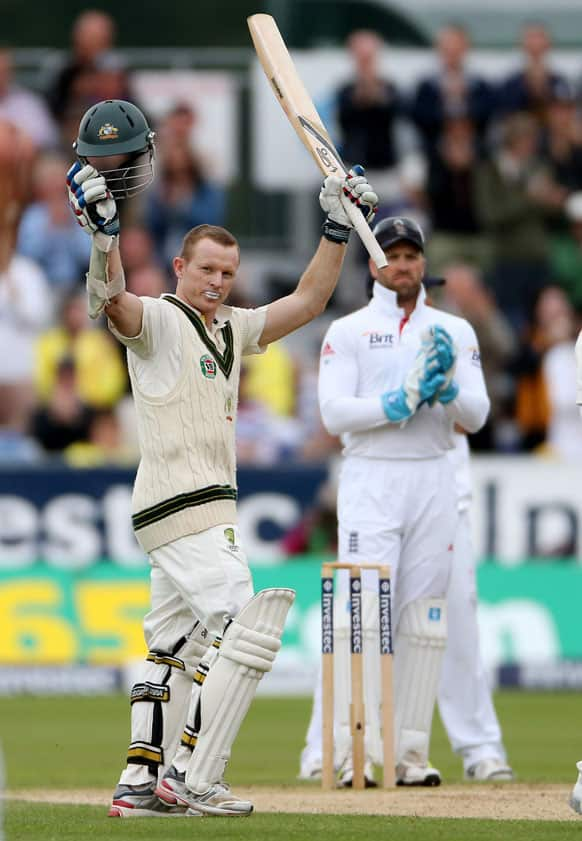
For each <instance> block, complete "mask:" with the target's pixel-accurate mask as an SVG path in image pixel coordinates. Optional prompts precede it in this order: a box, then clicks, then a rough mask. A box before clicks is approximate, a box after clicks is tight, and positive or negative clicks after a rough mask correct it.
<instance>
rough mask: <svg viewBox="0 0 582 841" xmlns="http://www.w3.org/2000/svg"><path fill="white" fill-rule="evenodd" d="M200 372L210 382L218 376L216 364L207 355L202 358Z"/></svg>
mask: <svg viewBox="0 0 582 841" xmlns="http://www.w3.org/2000/svg"><path fill="white" fill-rule="evenodd" d="M200 370H201V371H202V373H203V374H204V376H205V377H206V378H207V379H208V380H213V379H214V378H215V376H216V362H215V361H214V359H213V358H212V357H211V356H209V355H208V354H207V353H205V354H204V356H201V357H200Z"/></svg>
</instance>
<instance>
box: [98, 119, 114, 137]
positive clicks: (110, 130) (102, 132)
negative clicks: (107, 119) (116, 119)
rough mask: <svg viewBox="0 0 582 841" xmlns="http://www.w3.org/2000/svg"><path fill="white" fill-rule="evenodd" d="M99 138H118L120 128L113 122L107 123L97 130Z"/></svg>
mask: <svg viewBox="0 0 582 841" xmlns="http://www.w3.org/2000/svg"><path fill="white" fill-rule="evenodd" d="M97 137H98V138H99V140H117V138H118V137H119V129H118V128H117V126H114V125H112V124H111V123H105V124H104V125H102V126H101V127H100V129H99V131H98V132H97Z"/></svg>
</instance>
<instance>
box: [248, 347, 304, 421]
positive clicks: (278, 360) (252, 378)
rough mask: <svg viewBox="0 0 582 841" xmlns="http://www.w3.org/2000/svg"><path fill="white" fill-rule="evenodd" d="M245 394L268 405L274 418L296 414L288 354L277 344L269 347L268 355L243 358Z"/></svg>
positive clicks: (292, 375)
mask: <svg viewBox="0 0 582 841" xmlns="http://www.w3.org/2000/svg"><path fill="white" fill-rule="evenodd" d="M245 368H246V369H247V382H246V395H247V397H248V398H250V399H253V400H258V401H259V402H260V403H263V404H264V405H267V406H268V407H269V409H271V411H272V412H274V413H275V414H277V415H283V416H284V417H288V416H290V415H293V413H294V411H295V400H296V394H295V391H296V382H295V380H296V377H295V366H294V363H293V358H292V357H291V354H290V353H289V352H288V351H287V350H286V349H285V347H284V345H282V344H281V343H280V342H274V343H273V344H271V345H269V352H268V353H264V354H262V355H260V356H249V357H245Z"/></svg>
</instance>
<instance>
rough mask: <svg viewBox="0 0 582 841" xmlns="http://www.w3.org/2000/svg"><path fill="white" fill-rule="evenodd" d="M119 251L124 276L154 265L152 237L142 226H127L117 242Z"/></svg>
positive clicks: (155, 258)
mask: <svg viewBox="0 0 582 841" xmlns="http://www.w3.org/2000/svg"><path fill="white" fill-rule="evenodd" d="M119 250H120V252H121V259H122V260H123V267H124V269H125V274H126V275H127V276H128V277H129V275H131V274H132V273H133V272H134V271H136V270H137V269H142V268H146V267H149V266H152V265H155V264H156V261H157V256H156V250H155V245H154V241H153V238H152V235H151V234H150V232H149V231H148V230H147V228H144V227H143V225H127V227H124V228H123V236H122V237H120V240H119Z"/></svg>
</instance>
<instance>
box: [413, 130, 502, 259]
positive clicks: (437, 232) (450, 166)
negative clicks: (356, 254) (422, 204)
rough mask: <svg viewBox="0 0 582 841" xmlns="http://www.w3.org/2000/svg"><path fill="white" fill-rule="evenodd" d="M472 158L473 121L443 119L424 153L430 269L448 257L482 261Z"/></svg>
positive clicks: (484, 245) (483, 242)
mask: <svg viewBox="0 0 582 841" xmlns="http://www.w3.org/2000/svg"><path fill="white" fill-rule="evenodd" d="M477 162H478V151H477V142H476V138H475V127H474V125H473V123H472V122H471V120H470V119H468V118H467V117H451V118H447V119H445V121H444V123H443V131H442V134H441V138H440V140H439V142H438V144H437V145H436V146H435V148H434V152H433V154H432V155H431V156H430V160H429V165H428V179H427V183H426V194H427V198H426V203H427V206H428V211H429V214H430V219H431V223H432V229H433V230H432V235H431V238H430V243H429V246H428V261H429V265H430V267H431V270H432V271H434V272H437V273H440V272H442V271H443V268H444V266H446V265H447V264H448V263H450V262H451V260H460V261H462V262H467V263H473V264H475V265H477V266H478V267H479V268H480V269H484V268H486V267H487V265H488V262H489V260H488V258H489V248H488V245H489V243H488V240H487V238H486V237H485V236H484V235H483V234H482V232H481V228H480V225H479V221H478V219H477V211H476V207H475V167H476V165H477Z"/></svg>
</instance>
